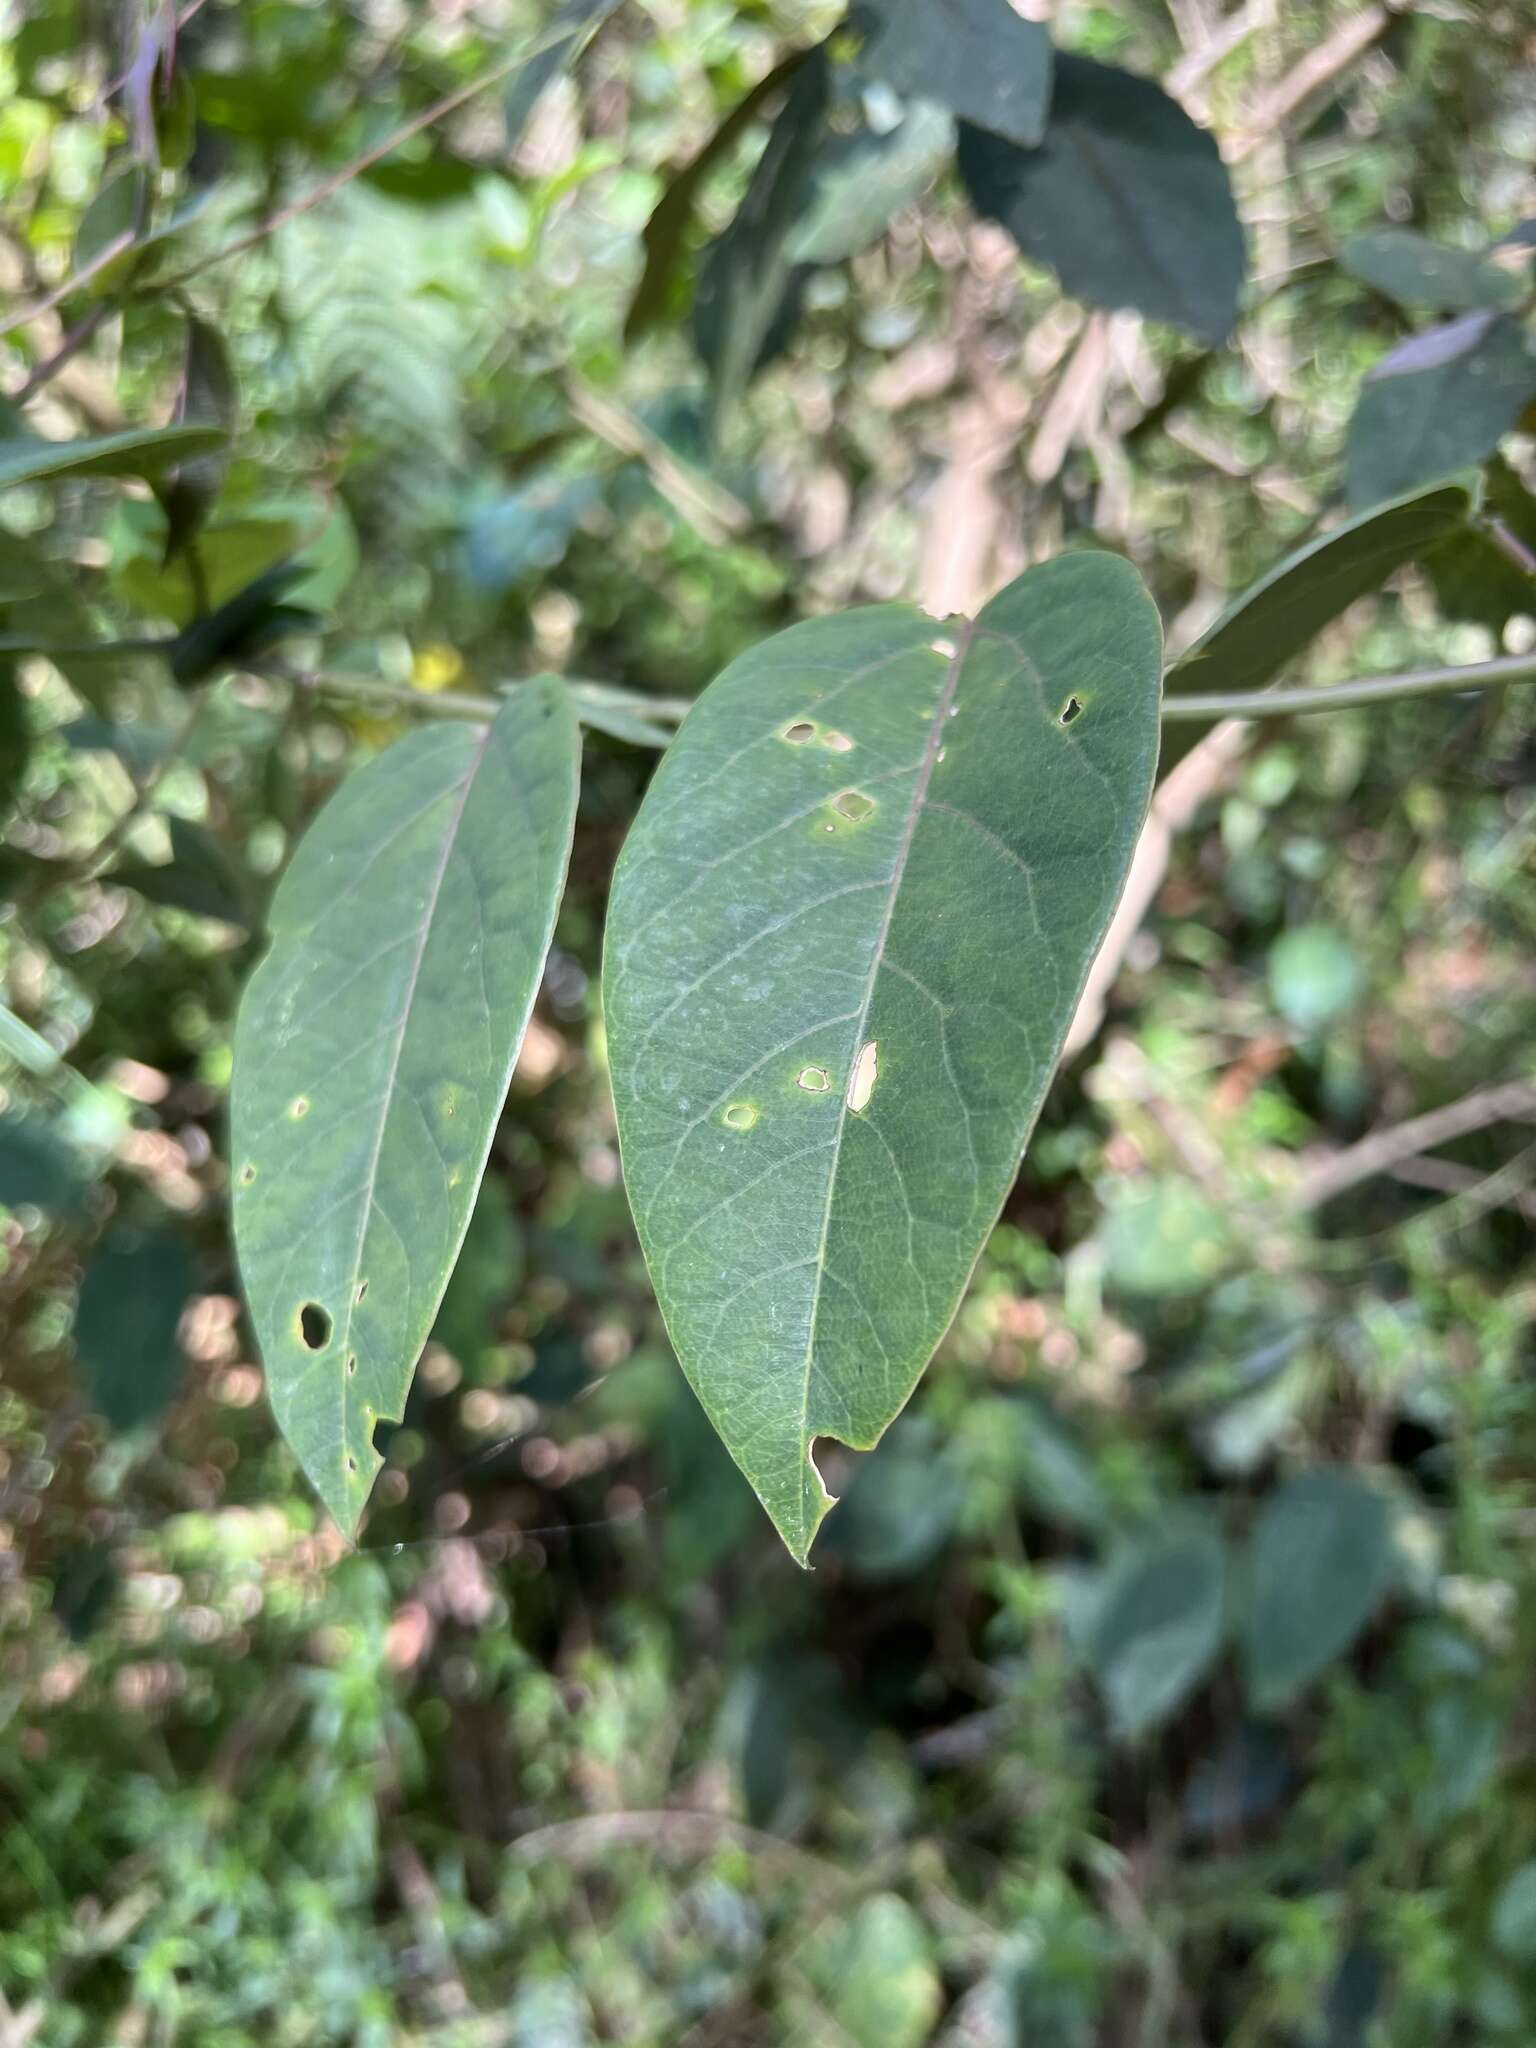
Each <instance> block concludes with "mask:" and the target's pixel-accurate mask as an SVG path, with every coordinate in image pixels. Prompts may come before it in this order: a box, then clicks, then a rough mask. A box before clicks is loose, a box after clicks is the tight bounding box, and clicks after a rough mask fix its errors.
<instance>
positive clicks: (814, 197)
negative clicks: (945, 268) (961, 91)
mask: <svg viewBox="0 0 1536 2048" xmlns="http://www.w3.org/2000/svg"><path fill="white" fill-rule="evenodd" d="M954 146H955V124H954V122H953V120H952V119H951V118H950V116H949V115H948V114H947V113H946V112H945V111H944V109H943V108H942V107H936V106H931V105H929V104H928V103H927V102H925V101H922V100H916V101H914V102H913V103H912V104H911V105H910V106H909V107H907V109H906V110H905V112H904V113H903V114H902V115H901V116H900V117H899V119H897V120H896V122H895V123H894V124H893V125H892V126H891V127H889V128H886V129H883V130H877V129H875V128H874V127H872V126H870V125H869V124H868V122H867V121H866V123H865V125H864V126H862V127H861V128H859V129H857V130H856V131H855V132H854V133H853V134H852V135H837V134H833V135H830V136H828V137H827V139H826V141H825V142H824V144H823V145H822V148H821V150H820V152H819V153H818V155H817V157H816V159H815V161H814V163H813V164H812V165H811V167H810V176H809V190H808V191H807V193H806V195H805V199H804V202H803V206H804V210H803V212H802V213H801V216H800V219H799V220H798V222H797V223H796V224H795V226H794V228H793V229H792V231H791V233H790V235H789V238H788V241H787V242H786V244H785V253H786V255H787V256H788V257H789V259H790V260H791V262H794V263H810V264H818V263H820V264H826V263H841V262H842V261H843V259H844V258H845V257H847V256H854V255H857V253H858V252H859V250H860V249H866V248H868V246H869V244H870V243H871V242H873V241H876V240H878V238H879V237H880V236H881V235H882V234H883V233H884V232H885V229H886V227H887V225H888V223H889V222H890V220H891V218H892V217H893V215H895V214H897V213H899V212H900V211H901V209H902V208H903V207H904V206H909V205H911V204H912V202H913V201H914V200H916V199H919V198H921V197H922V195H923V193H924V192H926V191H927V189H928V187H929V186H930V185H931V184H932V183H933V181H934V179H935V178H936V177H937V176H938V175H939V172H940V171H941V170H942V168H943V167H944V165H945V163H946V162H947V161H948V159H949V156H950V154H951V152H952V151H953V149H954Z"/></svg>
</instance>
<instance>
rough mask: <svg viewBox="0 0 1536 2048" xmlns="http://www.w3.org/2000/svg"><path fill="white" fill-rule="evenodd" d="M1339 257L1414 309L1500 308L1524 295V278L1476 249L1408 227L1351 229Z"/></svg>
mask: <svg viewBox="0 0 1536 2048" xmlns="http://www.w3.org/2000/svg"><path fill="white" fill-rule="evenodd" d="M1339 261H1340V263H1341V264H1342V265H1343V266H1344V268H1345V269H1346V270H1347V271H1348V272H1349V274H1350V276H1351V277H1356V278H1358V279H1359V280H1360V282H1361V283H1362V284H1368V285H1369V286H1370V287H1371V289H1372V290H1373V291H1378V292H1381V293H1383V294H1384V295H1385V296H1386V297H1387V298H1389V299H1392V300H1394V301H1395V302H1396V303H1397V304H1398V305H1399V306H1402V307H1404V308H1405V309H1407V310H1409V311H1411V310H1412V309H1413V308H1415V307H1419V306H1427V307H1429V308H1430V309H1431V310H1432V311H1434V312H1436V313H1473V312H1476V311H1478V310H1479V309H1480V308H1488V309H1491V310H1493V311H1498V310H1499V309H1500V308H1501V307H1505V306H1513V305H1515V304H1517V303H1518V301H1519V298H1520V292H1521V286H1520V280H1519V279H1518V278H1517V277H1514V276H1512V275H1511V273H1510V272H1509V271H1507V270H1501V269H1500V268H1499V266H1498V265H1497V264H1496V263H1490V262H1489V261H1488V259H1487V258H1486V257H1485V256H1481V255H1479V254H1478V253H1477V252H1476V251H1475V250H1472V249H1453V248H1449V247H1447V246H1446V244H1445V243H1443V242H1432V241H1430V239H1429V237H1428V236H1427V235H1416V234H1414V233H1413V231H1412V230H1411V229H1410V228H1376V229H1373V230H1372V231H1371V233H1369V234H1364V235H1352V236H1351V237H1350V239H1349V240H1348V241H1347V242H1346V243H1345V244H1344V247H1343V248H1342V249H1341V250H1340V252H1339Z"/></svg>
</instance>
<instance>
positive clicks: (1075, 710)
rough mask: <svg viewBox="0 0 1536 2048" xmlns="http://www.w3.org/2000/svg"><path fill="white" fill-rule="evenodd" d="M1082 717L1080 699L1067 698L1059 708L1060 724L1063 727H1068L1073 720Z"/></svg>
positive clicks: (1081, 702) (1081, 701)
mask: <svg viewBox="0 0 1536 2048" xmlns="http://www.w3.org/2000/svg"><path fill="white" fill-rule="evenodd" d="M1082 715H1083V700H1082V698H1081V697H1069V698H1068V699H1067V701H1066V703H1065V704H1063V705H1062V707H1061V723H1062V724H1063V725H1070V724H1071V723H1072V721H1073V720H1074V719H1075V718H1081V717H1082Z"/></svg>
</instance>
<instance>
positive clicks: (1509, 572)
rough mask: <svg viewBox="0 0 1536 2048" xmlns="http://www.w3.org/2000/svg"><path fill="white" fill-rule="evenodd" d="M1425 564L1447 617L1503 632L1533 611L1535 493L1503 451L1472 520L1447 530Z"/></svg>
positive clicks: (1535, 592) (1492, 467)
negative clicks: (1515, 619) (1519, 616)
mask: <svg viewBox="0 0 1536 2048" xmlns="http://www.w3.org/2000/svg"><path fill="white" fill-rule="evenodd" d="M1496 531H1497V538H1495V532H1496ZM1424 568H1425V571H1426V573H1427V574H1428V576H1429V580H1430V582H1431V583H1432V584H1433V585H1434V588H1435V599H1436V602H1437V603H1438V604H1439V606H1440V609H1441V611H1442V612H1444V613H1445V615H1446V617H1447V618H1448V619H1468V620H1472V621H1475V623H1476V624H1478V625H1481V626H1488V627H1490V628H1491V629H1492V630H1493V631H1494V632H1498V633H1501V632H1502V631H1503V629H1504V627H1505V625H1506V624H1507V623H1508V622H1509V620H1510V619H1511V618H1513V617H1514V616H1515V615H1516V613H1519V612H1536V497H1533V496H1532V494H1531V493H1530V492H1529V491H1528V490H1527V489H1526V487H1525V485H1524V484H1523V483H1522V482H1521V480H1520V478H1519V477H1518V476H1517V475H1516V474H1515V472H1514V470H1513V469H1512V468H1511V467H1510V465H1509V464H1508V463H1507V462H1506V461H1505V460H1504V458H1503V457H1502V456H1501V455H1495V456H1494V458H1493V460H1492V461H1491V462H1490V463H1489V464H1488V466H1487V470H1486V474H1485V479H1484V485H1483V493H1482V498H1481V501H1480V503H1479V506H1478V517H1477V519H1476V520H1475V522H1474V523H1473V524H1472V525H1470V526H1467V527H1463V528H1461V529H1459V530H1458V531H1455V532H1453V533H1451V534H1450V535H1448V536H1447V538H1446V539H1445V540H1443V541H1442V542H1441V543H1440V545H1439V546H1438V547H1437V548H1434V549H1433V550H1432V551H1431V552H1430V553H1429V554H1428V555H1427V556H1426V557H1425V561H1424Z"/></svg>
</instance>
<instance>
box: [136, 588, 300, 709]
mask: <svg viewBox="0 0 1536 2048" xmlns="http://www.w3.org/2000/svg"><path fill="white" fill-rule="evenodd" d="M304 574H305V572H304V569H303V568H302V566H301V565H300V564H298V563H296V562H280V563H278V564H277V566H276V567H275V568H272V569H268V570H265V571H264V572H263V573H262V574H261V575H260V576H258V577H257V578H256V580H255V582H254V583H248V584H247V585H246V586H245V588H244V589H243V590H237V591H236V592H235V595H234V596H233V597H231V598H227V599H226V600H225V602H224V603H223V604H221V605H219V606H218V607H217V608H216V609H215V610H214V611H211V612H208V613H205V614H204V615H203V616H201V617H198V618H194V619H193V620H192V621H191V623H190V624H188V625H186V626H183V627H182V629H181V631H180V632H179V633H178V634H177V635H176V640H175V644H174V645H173V646H172V648H171V653H170V663H171V674H172V675H173V676H174V677H175V679H176V681H177V682H178V683H180V684H182V685H183V687H187V686H190V685H191V684H193V683H200V682H203V681H205V680H206V679H207V678H208V677H209V676H211V675H213V674H214V673H215V672H216V671H217V670H219V669H221V668H231V667H234V666H235V665H236V664H237V663H239V662H242V661H252V660H254V659H255V658H256V657H257V656H258V655H260V654H264V653H266V652H267V651H268V650H269V649H270V648H272V647H274V646H276V645H277V644H278V643H279V642H280V641H282V640H285V639H288V638H290V637H292V635H294V634H295V633H304V632H313V631H314V629H315V627H316V626H318V625H319V624H320V619H319V617H318V615H317V614H316V613H314V612H311V611H307V610H305V609H303V608H302V607H301V606H297V605H292V604H289V603H287V602H286V601H285V599H286V596H287V593H288V592H289V591H290V590H291V589H292V588H293V586H294V584H296V583H298V582H300V581H301V580H302V579H303V576H304Z"/></svg>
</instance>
